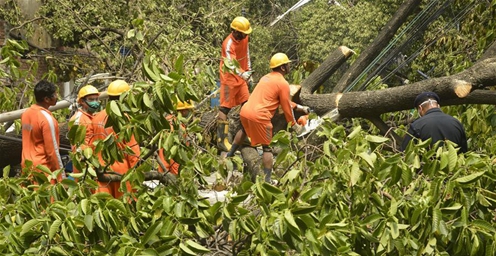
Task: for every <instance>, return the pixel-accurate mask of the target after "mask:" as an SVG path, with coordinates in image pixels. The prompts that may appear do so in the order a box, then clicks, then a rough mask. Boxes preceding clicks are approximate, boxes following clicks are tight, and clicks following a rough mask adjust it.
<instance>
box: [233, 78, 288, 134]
mask: <svg viewBox="0 0 496 256" xmlns="http://www.w3.org/2000/svg"><path fill="white" fill-rule="evenodd" d="M279 105H281V107H282V110H283V111H284V116H285V118H286V121H287V122H288V123H290V124H292V125H293V124H294V123H296V120H295V117H294V113H293V108H292V102H291V96H290V93H289V83H288V82H287V81H286V79H284V76H283V75H282V74H281V73H279V72H274V71H273V72H271V73H269V74H267V75H265V76H263V77H262V79H260V82H259V83H258V84H257V86H256V87H255V89H254V90H253V92H252V93H251V95H250V98H249V99H248V101H247V102H246V103H245V105H243V107H242V108H241V112H240V115H241V116H243V117H244V118H246V119H248V120H251V121H255V122H260V123H264V122H269V123H270V120H271V119H272V117H274V113H275V112H276V110H277V108H278V107H279Z"/></svg>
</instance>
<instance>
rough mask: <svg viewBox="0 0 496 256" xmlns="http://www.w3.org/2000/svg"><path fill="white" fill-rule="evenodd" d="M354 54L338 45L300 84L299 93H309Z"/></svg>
mask: <svg viewBox="0 0 496 256" xmlns="http://www.w3.org/2000/svg"><path fill="white" fill-rule="evenodd" d="M352 54H355V52H354V51H352V50H351V49H350V48H348V47H346V46H340V47H338V48H337V49H336V50H334V51H333V52H332V53H331V54H329V56H328V57H327V59H325V60H324V62H322V64H320V66H319V67H318V68H317V69H315V70H314V71H313V72H312V73H311V74H310V75H309V76H308V78H307V79H305V80H304V81H303V82H302V84H301V87H302V89H301V93H306V94H311V93H313V92H314V91H315V90H317V88H318V87H319V86H320V85H321V84H323V83H324V82H325V81H326V80H327V79H329V77H331V75H332V74H334V72H336V70H338V68H339V67H340V66H341V65H342V64H343V63H344V62H346V60H347V59H348V58H349V57H350V56H351V55H352Z"/></svg>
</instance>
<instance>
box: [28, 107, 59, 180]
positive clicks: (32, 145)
mask: <svg viewBox="0 0 496 256" xmlns="http://www.w3.org/2000/svg"><path fill="white" fill-rule="evenodd" d="M21 124H22V163H21V165H22V167H25V163H24V162H25V161H26V160H31V161H32V162H33V166H34V167H36V166H37V165H39V164H41V165H44V166H46V167H48V169H50V170H51V171H55V170H58V169H60V168H62V158H61V157H60V153H59V145H60V142H59V124H58V122H57V120H56V119H55V118H54V117H53V115H52V112H50V110H48V109H46V108H44V107H41V106H39V105H37V104H33V105H31V107H29V108H28V109H27V110H26V111H25V112H24V113H23V114H22V116H21Z"/></svg>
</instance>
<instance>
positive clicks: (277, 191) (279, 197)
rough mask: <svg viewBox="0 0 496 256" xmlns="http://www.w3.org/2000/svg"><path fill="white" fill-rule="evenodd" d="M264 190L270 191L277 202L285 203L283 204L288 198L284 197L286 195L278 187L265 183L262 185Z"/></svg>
mask: <svg viewBox="0 0 496 256" xmlns="http://www.w3.org/2000/svg"><path fill="white" fill-rule="evenodd" d="M262 188H263V189H264V190H266V191H268V192H269V193H270V194H272V195H273V196H274V197H276V198H277V200H279V201H283V202H284V201H286V197H285V196H284V193H283V192H282V190H280V189H279V188H278V187H275V186H272V185H270V184H269V183H266V182H264V183H263V184H262Z"/></svg>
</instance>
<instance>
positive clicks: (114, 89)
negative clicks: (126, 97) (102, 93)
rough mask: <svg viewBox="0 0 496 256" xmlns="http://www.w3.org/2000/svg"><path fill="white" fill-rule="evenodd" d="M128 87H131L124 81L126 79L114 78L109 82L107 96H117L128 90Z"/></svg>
mask: <svg viewBox="0 0 496 256" xmlns="http://www.w3.org/2000/svg"><path fill="white" fill-rule="evenodd" d="M129 89H131V87H130V86H129V84H127V83H126V81H124V80H115V81H113V82H112V83H110V84H109V86H108V89H107V94H108V95H109V96H119V95H121V94H122V93H123V92H127V91H129Z"/></svg>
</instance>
